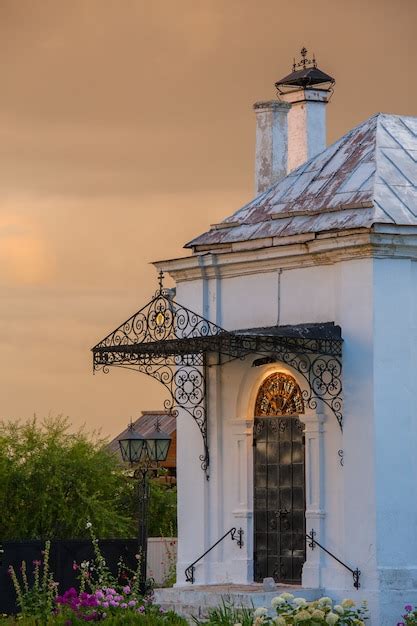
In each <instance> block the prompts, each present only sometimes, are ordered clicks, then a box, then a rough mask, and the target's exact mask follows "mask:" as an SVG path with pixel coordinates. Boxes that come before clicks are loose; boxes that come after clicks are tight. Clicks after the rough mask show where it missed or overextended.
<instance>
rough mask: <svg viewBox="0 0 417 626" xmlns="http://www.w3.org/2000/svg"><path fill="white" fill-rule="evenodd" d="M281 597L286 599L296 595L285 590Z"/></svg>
mask: <svg viewBox="0 0 417 626" xmlns="http://www.w3.org/2000/svg"><path fill="white" fill-rule="evenodd" d="M280 597H281V598H283V599H284V600H292V599H293V597H294V596H293V594H292V593H287V592H286V591H285V592H284V593H281V596H280Z"/></svg>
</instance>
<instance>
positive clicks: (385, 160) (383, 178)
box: [185, 113, 417, 249]
mask: <svg viewBox="0 0 417 626" xmlns="http://www.w3.org/2000/svg"><path fill="white" fill-rule="evenodd" d="M375 223H389V224H398V225H406V224H413V225H417V118H416V117H405V116H398V115H386V114H382V113H379V114H377V115H374V116H372V117H371V118H369V119H367V120H366V121H365V122H363V123H362V124H360V125H359V126H357V127H356V128H354V129H353V130H351V131H349V132H348V133H347V134H346V135H344V136H343V137H341V138H340V139H339V140H338V141H336V142H335V143H334V144H333V145H331V146H329V147H328V148H326V150H324V151H323V152H321V153H320V154H318V155H316V156H315V157H313V158H312V159H310V160H309V161H307V162H306V163H304V164H303V165H301V166H300V167H298V168H297V169H295V170H293V171H292V172H291V173H290V174H289V175H288V176H286V177H285V178H284V179H282V180H280V181H279V182H278V183H276V184H275V185H273V186H272V187H271V188H270V189H268V190H267V191H265V192H264V193H262V194H261V195H259V196H257V197H256V198H254V199H253V200H252V201H251V202H249V203H248V204H246V205H245V206H244V207H242V208H241V209H239V210H238V211H237V212H236V213H234V214H233V215H231V216H230V217H228V218H226V219H225V220H224V221H223V222H222V223H221V224H219V225H215V226H213V227H212V228H211V230H209V231H207V232H206V233H203V234H202V235H200V236H199V237H197V238H196V239H193V240H192V241H191V242H189V243H188V244H186V246H185V247H187V248H196V249H198V248H199V247H203V248H210V247H211V246H213V247H216V246H218V245H219V244H227V243H233V242H244V241H253V240H256V239H262V238H268V237H277V238H279V237H284V236H285V237H286V236H289V235H299V234H305V233H316V232H324V231H331V230H346V229H351V228H370V227H371V226H372V225H373V224H375Z"/></svg>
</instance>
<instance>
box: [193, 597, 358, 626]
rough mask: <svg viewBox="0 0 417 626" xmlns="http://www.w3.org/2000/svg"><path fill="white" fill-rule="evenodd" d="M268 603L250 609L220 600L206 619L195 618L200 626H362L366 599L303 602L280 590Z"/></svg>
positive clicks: (327, 599) (302, 599) (328, 599)
mask: <svg viewBox="0 0 417 626" xmlns="http://www.w3.org/2000/svg"><path fill="white" fill-rule="evenodd" d="M271 606H272V611H270V610H268V609H267V608H265V607H260V608H257V609H255V610H250V609H244V608H241V609H239V608H236V607H234V606H233V605H231V604H228V603H226V602H223V605H222V606H221V607H219V608H216V609H212V610H211V611H210V612H209V616H208V620H206V621H205V622H198V621H197V620H195V621H196V623H197V624H199V625H200V626H203V624H205V626H288V625H291V624H298V625H300V626H321V625H323V626H328V625H330V626H332V625H335V624H336V625H337V626H365V620H367V619H368V610H367V606H366V603H365V602H364V603H363V604H362V605H361V606H359V607H356V606H355V603H354V602H353V600H350V599H346V600H343V601H342V602H341V603H340V604H333V602H332V600H331V599H330V598H327V597H323V598H319V599H318V600H314V601H313V602H307V600H305V599H304V598H296V597H294V596H293V595H292V594H291V593H282V594H281V595H279V596H276V597H275V598H273V600H272V602H271ZM271 612H272V613H274V615H273V616H271V614H270V613H271Z"/></svg>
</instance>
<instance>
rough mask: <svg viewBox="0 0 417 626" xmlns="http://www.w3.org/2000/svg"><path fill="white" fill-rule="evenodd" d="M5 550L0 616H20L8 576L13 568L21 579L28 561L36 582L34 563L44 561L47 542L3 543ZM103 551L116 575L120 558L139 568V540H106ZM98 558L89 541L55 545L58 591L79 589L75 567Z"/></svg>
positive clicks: (0, 566)
mask: <svg viewBox="0 0 417 626" xmlns="http://www.w3.org/2000/svg"><path fill="white" fill-rule="evenodd" d="M0 545H1V547H2V548H3V550H4V553H3V554H0V563H1V564H0V613H8V614H11V613H16V612H17V606H16V594H15V591H14V588H13V583H12V580H11V578H10V574H9V573H8V568H9V566H10V565H13V567H14V568H15V570H16V572H17V575H18V577H19V580H20V579H21V578H20V567H21V564H22V561H26V567H27V571H28V578H29V580H32V576H31V573H32V570H33V569H34V567H35V566H34V565H33V561H37V560H38V561H41V560H43V554H42V551H43V550H44V548H45V542H43V541H5V542H4V543H2V544H0ZM99 545H100V550H101V552H102V554H103V556H104V557H105V559H106V562H107V565H108V567H109V569H110V571H111V572H112V573H113V574H116V573H117V563H118V561H119V559H120V557H122V558H123V561H124V563H125V564H126V565H127V566H128V567H130V568H131V569H136V565H137V561H136V557H135V555H136V554H137V552H138V542H137V540H136V539H103V540H101V541H100V542H99ZM93 559H94V552H93V547H92V544H91V541H89V540H79V541H78V540H62V541H52V542H51V553H50V559H49V563H50V569H51V572H53V574H54V580H55V581H56V582H58V583H59V587H58V591H59V593H63V592H64V591H65V590H66V589H69V587H76V588H78V579H77V573H78V572H77V570H74V568H73V564H74V561H75V562H76V563H78V564H79V563H81V562H82V561H91V560H93Z"/></svg>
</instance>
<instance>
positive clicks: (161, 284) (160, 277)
mask: <svg viewBox="0 0 417 626" xmlns="http://www.w3.org/2000/svg"><path fill="white" fill-rule="evenodd" d="M158 283H159V293H162V292H163V290H164V272H163V271H162V270H161V271H160V272H159V274H158Z"/></svg>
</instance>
